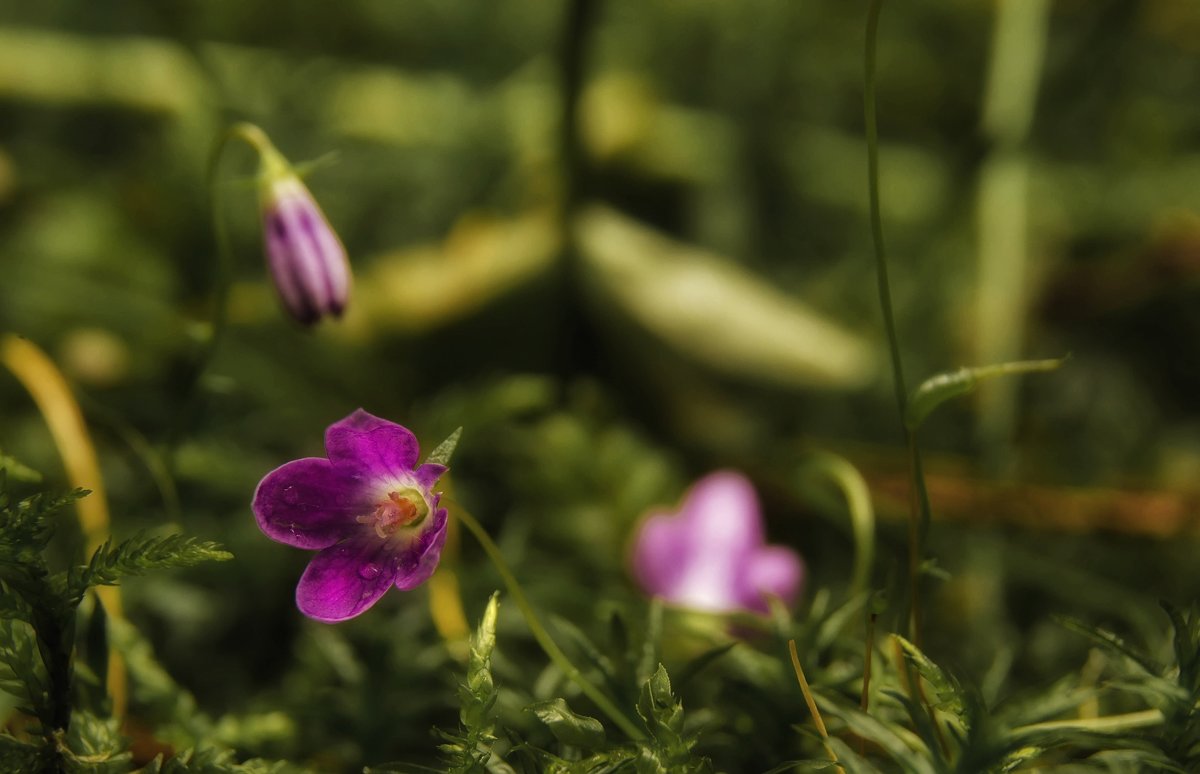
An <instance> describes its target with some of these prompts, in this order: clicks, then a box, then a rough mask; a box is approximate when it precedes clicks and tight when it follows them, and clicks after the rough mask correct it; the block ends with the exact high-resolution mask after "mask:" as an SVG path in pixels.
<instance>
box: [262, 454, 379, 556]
mask: <svg viewBox="0 0 1200 774" xmlns="http://www.w3.org/2000/svg"><path fill="white" fill-rule="evenodd" d="M251 507H252V508H253V510H254V517H255V518H256V519H257V520H258V526H259V528H260V529H262V531H263V532H264V533H265V534H266V535H267V537H269V538H271V539H272V540H277V541H279V542H280V543H285V544H287V545H289V546H295V547H296V548H309V549H313V548H328V547H329V546H331V545H333V544H334V543H336V542H337V541H338V540H340V539H341V538H342V536H343V535H345V534H346V532H347V530H348V529H350V528H351V527H352V526H354V525H355V521H354V518H355V517H356V516H358V515H359V514H362V513H368V512H370V510H371V503H370V502H369V500H367V499H366V496H365V494H364V492H363V490H362V487H361V485H359V484H358V483H357V482H355V481H354V480H353V479H351V478H349V477H348V476H346V475H344V474H342V473H340V472H339V471H337V470H335V469H334V467H333V466H332V465H330V463H329V461H328V460H323V459H319V458H316V457H308V458H306V459H301V460H294V461H292V462H289V463H287V464H286V465H283V466H281V467H278V468H276V469H275V470H273V471H271V472H270V473H268V474H267V475H266V476H265V477H264V478H263V480H262V481H261V482H259V485H258V489H256V490H255V492H254V500H253V502H252V506H251Z"/></svg>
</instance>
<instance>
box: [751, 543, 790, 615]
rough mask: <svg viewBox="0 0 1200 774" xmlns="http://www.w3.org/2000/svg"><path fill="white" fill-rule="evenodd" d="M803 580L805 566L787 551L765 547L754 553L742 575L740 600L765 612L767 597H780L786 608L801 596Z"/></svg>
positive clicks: (782, 547) (783, 548)
mask: <svg viewBox="0 0 1200 774" xmlns="http://www.w3.org/2000/svg"><path fill="white" fill-rule="evenodd" d="M803 578H804V563H803V562H802V561H801V560H800V557H799V556H798V555H797V554H796V552H795V551H793V550H792V549H790V548H787V547H785V546H765V547H763V548H760V549H759V550H758V551H756V552H755V553H754V556H753V558H752V559H751V560H750V563H749V564H747V565H746V567H745V568H744V573H743V575H742V581H741V584H740V586H741V589H740V594H739V596H740V598H741V602H742V605H743V606H744V607H746V608H749V609H752V610H758V611H760V612H763V613H765V612H767V610H768V609H769V608H768V605H767V597H768V596H772V597H779V598H780V599H781V600H783V602H784V604H786V605H788V606H789V607H790V606H791V605H792V603H794V602H795V601H796V597H797V596H798V595H799V593H800V583H801V581H802V580H803Z"/></svg>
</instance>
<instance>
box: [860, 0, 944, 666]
mask: <svg viewBox="0 0 1200 774" xmlns="http://www.w3.org/2000/svg"><path fill="white" fill-rule="evenodd" d="M882 9H883V0H871V5H870V8H869V10H868V11H867V40H866V51H865V57H864V61H865V64H866V85H865V87H864V88H863V118H864V121H865V123H866V132H867V191H868V195H869V197H870V210H871V239H872V242H873V243H874V246H875V271H876V277H877V279H878V284H879V305H880V307H881V308H882V309H883V324H884V327H885V329H886V330H887V339H888V350H889V352H890V354H891V359H892V386H893V387H894V389H895V392H896V406H897V408H898V409H899V411H900V424H901V426H902V427H903V428H904V440H905V444H906V446H907V447H908V452H909V455H908V456H909V473H910V475H911V478H912V493H913V494H912V498H911V510H910V513H909V530H908V550H909V556H908V560H909V562H908V564H909V568H908V572H909V594H910V599H909V639H910V640H912V641H913V643H914V644H917V645H918V647H919V646H920V602H919V595H918V593H917V589H918V585H919V581H920V574H921V570H920V565H921V555H922V553H923V549H922V546H923V545H924V543H925V535H926V533H927V532H928V530H929V520H930V507H929V492H928V491H927V490H926V488H925V473H924V470H923V468H922V465H921V449H920V448H919V447H918V446H917V439H916V435H915V434H914V433H913V432H912V431H910V430H909V429H908V427H907V425H906V424H905V415H906V413H907V409H908V388H907V387H906V386H905V382H904V364H903V363H902V361H901V359H900V340H899V337H898V336H897V334H896V318H895V314H894V313H893V312H892V292H891V285H890V283H889V282H888V264H887V252H886V250H885V248H884V243H883V220H882V218H881V217H880V214H879V129H878V127H877V124H876V120H875V41H876V38H877V37H878V35H877V33H878V31H879V13H880V11H881V10H882Z"/></svg>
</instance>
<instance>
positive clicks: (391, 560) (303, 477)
mask: <svg viewBox="0 0 1200 774" xmlns="http://www.w3.org/2000/svg"><path fill="white" fill-rule="evenodd" d="M325 452H326V454H327V455H328V459H324V458H320V457H308V458H305V459H300V460H294V461H292V462H289V463H287V464H286V465H283V466H282V467H279V468H276V469H275V470H273V471H271V472H270V473H268V474H267V476H266V477H265V478H264V479H263V480H262V481H261V482H260V483H259V485H258V489H257V490H256V491H255V493H254V504H253V509H254V516H255V518H256V519H258V526H259V527H260V528H261V529H262V531H263V532H264V533H266V535H267V537H270V538H271V539H272V540H277V541H279V542H280V543H285V544H287V545H289V546H295V547H296V548H307V549H316V550H318V551H319V553H318V554H317V555H316V556H315V557H313V559H312V561H311V562H310V563H309V565H308V569H307V570H305V571H304V574H303V575H302V576H301V578H300V584H299V585H298V586H297V587H296V605H297V606H298V607H299V608H300V612H302V613H304V614H305V615H307V616H308V617H310V618H315V619H316V620H318V621H328V622H334V621H344V620H346V619H347V618H353V617H354V616H356V615H358V614H359V613H361V612H363V611H364V610H366V609H367V608H369V607H370V606H371V605H373V604H375V602H376V601H377V600H378V599H379V598H380V597H382V596H383V594H384V592H385V591H387V590H388V588H390V587H391V586H395V587H396V588H398V589H401V590H408V589H412V588H415V587H417V586H419V585H420V584H422V583H424V582H425V581H426V580H428V579H429V576H430V575H432V574H433V571H434V569H435V568H436V567H437V563H438V559H439V558H440V557H441V554H442V546H443V545H444V544H445V542H446V509H445V508H439V507H438V501H439V500H440V498H441V493H439V492H434V491H433V486H434V484H435V483H436V482H437V480H438V478H439V477H440V476H441V475H442V474H443V473H445V472H446V466H445V465H440V464H437V463H432V462H427V463H425V464H424V465H421V466H417V465H416V462H417V454H418V447H417V439H416V437H415V436H414V435H413V434H412V433H411V432H409V431H408V429H407V428H404V427H401V426H400V425H397V424H394V423H392V422H388V421H387V420H384V419H380V418H379V417H375V416H372V415H371V414H368V413H367V412H365V411H363V410H362V409H359V410H358V411H355V412H354V413H353V414H351V415H350V416H348V417H346V418H345V419H343V420H341V421H340V422H335V423H334V424H332V425H330V427H329V429H328V430H327V431H326V432H325Z"/></svg>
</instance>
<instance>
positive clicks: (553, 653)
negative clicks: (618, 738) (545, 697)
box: [453, 503, 646, 740]
mask: <svg viewBox="0 0 1200 774" xmlns="http://www.w3.org/2000/svg"><path fill="white" fill-rule="evenodd" d="M453 513H454V514H455V515H456V516H458V518H459V520H460V521H461V522H462V524H463V526H464V527H466V528H467V529H468V530H470V531H471V534H473V535H474V536H475V539H476V540H478V541H479V544H480V545H481V546H483V550H484V552H485V553H486V554H487V555H488V558H489V559H491V560H492V564H493V565H495V567H496V571H497V572H499V573H500V578H501V579H502V580H503V581H504V585H505V586H506V587H507V588H508V593H509V594H511V595H512V598H513V601H514V602H516V603H517V607H518V608H519V609H520V611H521V615H522V616H524V617H525V623H526V624H527V625H528V626H529V630H530V631H531V632H532V633H533V638H534V639H535V640H537V643H538V645H540V646H541V647H542V650H543V651H545V653H546V655H547V656H549V658H550V660H551V661H552V662H554V665H555V666H557V667H558V668H559V669H560V670H561V671H562V672H563V674H565V675H566V676H567V678H568V679H569V680H571V682H573V683H575V685H577V686H579V690H581V691H583V693H584V695H585V696H587V697H588V698H589V699H591V700H592V702H593V703H594V704H595V705H596V706H597V707H599V708H600V710H601V711H602V712H603V713H604V714H605V715H608V717H609V718H610V719H611V720H612V722H614V723H616V724H617V725H618V726H620V727H621V730H622V731H624V732H625V734H626V735H628V736H629V738H631V739H635V740H642V739H645V738H646V735H645V734H644V733H643V732H642V730H641V729H639V728H638V727H637V725H636V724H635V723H634V722H633V721H632V720H630V719H629V717H628V716H627V715H626V714H625V713H623V712H621V710H619V709H618V708H617V706H616V705H615V704H614V703H613V702H612V701H611V700H609V698H608V697H607V696H605V695H604V693H603V692H601V691H600V689H598V688H597V687H596V686H594V685H592V683H591V682H589V681H588V680H587V678H585V677H584V676H583V673H582V672H580V671H579V668H578V667H576V666H575V665H574V664H572V663H571V660H570V659H569V658H567V655H566V654H565V653H563V652H562V649H561V648H559V647H558V644H557V643H556V642H554V640H553V639H552V638H551V637H550V634H549V633H548V632H547V631H546V628H545V627H544V626H542V623H541V621H540V620H538V617H537V614H536V613H535V612H533V607H532V606H531V605H530V604H529V600H528V599H527V598H526V597H525V592H524V591H523V590H522V589H521V584H520V583H518V582H517V578H516V576H515V575H513V573H512V570H510V569H509V567H508V563H507V562H505V561H504V557H503V556H502V555H501V554H500V548H499V547H498V546H497V545H496V544H495V543H494V542H493V541H492V538H491V537H490V536H489V535H488V533H487V531H486V530H485V529H484V528H483V526H482V525H481V524H480V523H479V522H478V521H476V520H475V517H474V516H472V515H471V514H470V513H469V512H468V511H467V509H465V508H463V507H462V505H461V504H460V503H454V509H453Z"/></svg>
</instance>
